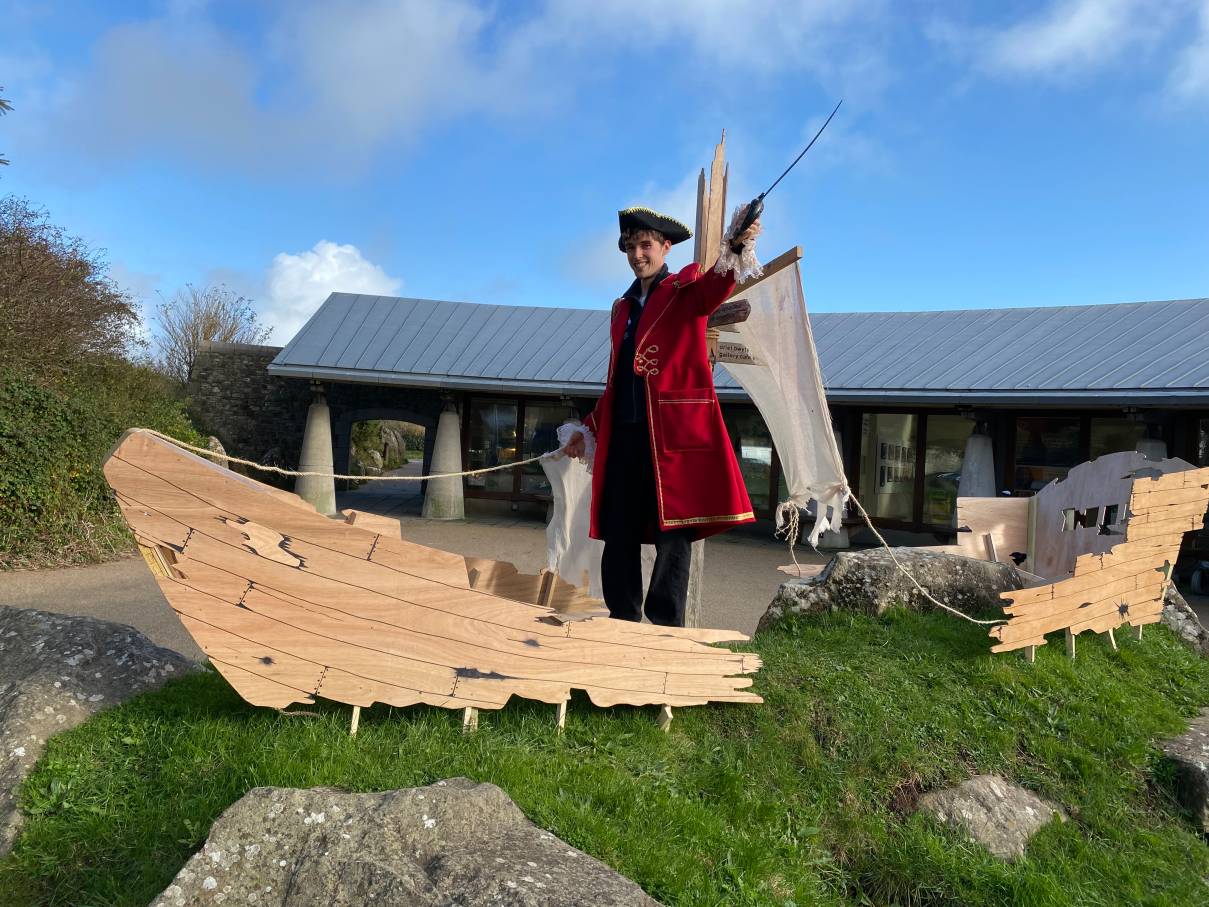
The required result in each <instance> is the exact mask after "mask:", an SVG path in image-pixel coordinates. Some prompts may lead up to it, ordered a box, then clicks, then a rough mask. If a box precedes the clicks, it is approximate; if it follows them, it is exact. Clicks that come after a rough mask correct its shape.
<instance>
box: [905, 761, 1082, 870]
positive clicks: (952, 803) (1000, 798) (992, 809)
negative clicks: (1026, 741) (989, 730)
mask: <svg viewBox="0 0 1209 907" xmlns="http://www.w3.org/2000/svg"><path fill="white" fill-rule="evenodd" d="M919 809H920V812H923V813H925V814H927V815H930V816H932V817H934V818H935V819H937V820H939V821H940V822H943V823H944V824H945V825H948V826H950V827H951V828H956V829H959V830H961V831H962V832H963V833H964V834H966V835H968V836H969V837H970V838H971V839H972V840H974V841H977V842H978V843H979V844H981V845H982V846H983V847H985V848H986V849H987V850H989V851H990V852H991V853H992V854H993V855H994V856H996V857H998V858H999V859H1001V860H1014V859H1016V858H1017V857H1021V856H1023V855H1024V848H1025V846H1026V845H1027V844H1028V840H1029V838H1031V837H1032V836H1033V835H1034V834H1035V833H1036V832H1037V830H1038V829H1040V828H1041V827H1042V826H1043V825H1045V824H1046V823H1048V822H1050V821H1051V820H1052V819H1055V818H1057V819H1059V820H1065V819H1066V813H1065V812H1063V811H1062V809H1061V808H1060V807H1057V806H1054V805H1053V804H1050V803H1046V802H1045V801H1044V800H1042V799H1041V798H1040V797H1038V796H1037V795H1036V794H1034V793H1033V792H1032V791H1030V790H1025V789H1024V788H1023V787H1020V786H1018V785H1016V784H1012V783H1011V782H1010V781H1006V780H1004V779H1003V778H1001V777H999V776H998V775H976V776H974V777H973V778H970V779H969V780H968V781H963V782H962V783H961V784H959V785H957V786H956V787H950V788H945V789H944V790H935V791H929V792H928V793H926V794H924V795H923V796H922V797H920V798H919Z"/></svg>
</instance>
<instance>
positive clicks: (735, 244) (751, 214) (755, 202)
mask: <svg viewBox="0 0 1209 907" xmlns="http://www.w3.org/2000/svg"><path fill="white" fill-rule="evenodd" d="M763 213H764V193H760V194H759V195H757V196H756V197H755V198H753V199H752V200H751V204H749V205H748V206H747V213H746V214H744V215H743V220H742V221H741V222H740V223H739V226H738V227H737V228H736V229H735V238H733V239H732V240H731V241H730V250H731V251H732V252H734V253H735V254H736V255H739V254H740V253H742V251H743V243H741V242H740V241H739V239H738V237H740V236H742V235H743V234H744V233H746V232H747V228H748V227H750V226H751V225H752V224H754V223H755V222H756V221H757V220H759V218H760V215H761V214H763Z"/></svg>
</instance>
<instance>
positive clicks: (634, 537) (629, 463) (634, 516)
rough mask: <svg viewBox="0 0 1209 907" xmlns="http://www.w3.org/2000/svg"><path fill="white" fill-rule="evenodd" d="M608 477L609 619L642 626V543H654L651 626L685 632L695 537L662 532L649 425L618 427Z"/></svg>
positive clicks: (604, 567) (605, 571)
mask: <svg viewBox="0 0 1209 907" xmlns="http://www.w3.org/2000/svg"><path fill="white" fill-rule="evenodd" d="M606 469H607V470H608V472H607V473H606V475H605V501H604V507H603V510H602V514H603V517H604V524H603V527H602V528H603V533H602V534H603V535H604V539H605V545H604V554H603V555H602V557H601V563H600V572H601V582H602V584H603V586H604V597H605V605H606V606H607V607H608V609H609V616H610V617H615V618H617V619H619V620H632V621H640V620H642V612H643V601H642V543H643V541H648V542H649V541H653V542H654V543H655V568H654V571H653V572H652V574H651V585H650V588H648V590H647V595H646V616H647V618H648V619H649V620H650V622H651V623H653V624H660V625H662V626H668V627H683V626H684V606H685V601H686V599H687V598H688V575H689V561H690V557H691V554H692V539H693V536H692V531H691V530H689V529H673V530H669V531H667V532H661V531H660V530H659V512H658V509H657V506H656V503H655V501H656V498H655V495H656V490H655V467H654V465H653V463H652V458H651V440H650V435H649V434H648V432H647V426H646V424H645V423H638V424H617V425H614V426H613V433H612V436H611V437H610V439H609V458H608V465H607V466H606Z"/></svg>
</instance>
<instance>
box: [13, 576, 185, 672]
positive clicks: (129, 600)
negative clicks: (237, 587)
mask: <svg viewBox="0 0 1209 907" xmlns="http://www.w3.org/2000/svg"><path fill="white" fill-rule="evenodd" d="M0 605H9V606H11V607H14V608H37V609H38V610H40V611H55V612H58V613H60V614H81V615H85V616H87V617H99V618H101V619H103V620H113V621H117V622H118V623H120V624H129V625H130V626H132V627H135V628H136V629H138V630H141V631H142V632H143V634H144V635H146V636H147V638H148V639H150V640H151V641H152V642H153V643H155V644H156V645H160V646H166V647H167V648H169V649H175V650H176V651H177V652H180V653H181V654H182V655H184V656H185V657H187V658H193V659H196V660H198V661H201V660H202V658H203V656H202V652H201V649H199V648H198V647H197V643H195V642H194V641H193V637H191V636H190V635H189V634H188V632H187V631H186V630H185V628H184V627H183V626H182V625H181V622H180V621H179V620H178V619H177V617H176V612H174V611H173V610H172V609H171V608H170V607H168V602H167V601H166V600H165V599H164V596H163V594H162V593H161V592H160V589H159V586H157V585H156V584H155V580H154V579H153V578H152V576H151V571H150V570H148V569H147V565H146V564H145V563H144V562H143V559H142V558H141V557H138V556H137V555H136V556H135V557H128V558H125V559H123V560H120V561H111V562H110V563H108V564H96V565H94V566H90V567H63V568H60V569H58V570H15V571H11V572H10V571H5V572H2V573H0Z"/></svg>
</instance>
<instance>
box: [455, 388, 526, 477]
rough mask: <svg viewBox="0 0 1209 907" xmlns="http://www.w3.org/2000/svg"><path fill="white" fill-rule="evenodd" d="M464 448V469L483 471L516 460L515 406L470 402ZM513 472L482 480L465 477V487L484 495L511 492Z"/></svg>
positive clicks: (497, 474) (511, 404)
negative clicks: (467, 432)
mask: <svg viewBox="0 0 1209 907" xmlns="http://www.w3.org/2000/svg"><path fill="white" fill-rule="evenodd" d="M467 448H468V449H467V456H466V468H467V469H483V468H485V467H487V466H498V465H499V464H501V463H511V462H513V461H514V460H516V459H517V450H516V404H515V403H510V402H507V401H499V400H471V401H470V431H469V437H468V443H467ZM512 472H513V471H512V470H509V469H501V470H500V471H499V472H489V473H487V474H486V475H484V476H467V478H466V487H468V488H480V489H482V490H483V491H512Z"/></svg>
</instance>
